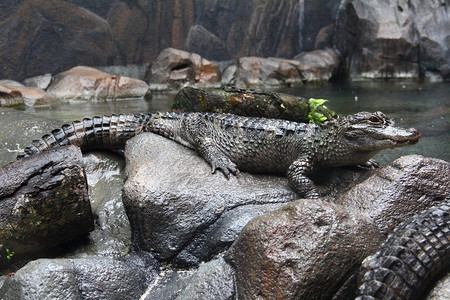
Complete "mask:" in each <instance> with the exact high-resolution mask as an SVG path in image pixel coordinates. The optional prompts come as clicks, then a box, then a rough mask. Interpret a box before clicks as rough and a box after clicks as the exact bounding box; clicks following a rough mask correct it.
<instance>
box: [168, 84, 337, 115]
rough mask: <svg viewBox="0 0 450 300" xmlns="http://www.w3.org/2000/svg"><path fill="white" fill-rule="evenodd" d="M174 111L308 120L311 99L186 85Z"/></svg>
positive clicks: (326, 112) (328, 112)
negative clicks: (309, 100)
mask: <svg viewBox="0 0 450 300" xmlns="http://www.w3.org/2000/svg"><path fill="white" fill-rule="evenodd" d="M172 109H173V110H177V111H178V110H180V111H189V112H190V111H194V112H196V111H199V112H202V111H204V112H215V113H231V114H236V115H240V116H249V117H264V118H275V119H285V120H291V121H296V122H303V123H308V122H309V119H308V114H309V113H310V106H309V104H308V100H307V99H305V98H303V97H296V96H292V95H289V94H284V93H275V92H270V91H264V90H248V89H235V88H229V87H227V88H223V89H208V90H206V89H197V88H193V87H185V88H183V89H182V90H181V91H179V92H178V94H177V95H176V96H175V98H174V99H173V104H172ZM317 111H318V112H320V113H322V114H323V115H324V116H326V117H327V119H328V120H331V119H332V118H333V117H335V115H336V114H335V113H334V112H333V111H331V110H330V109H328V108H327V107H324V106H320V107H319V108H318V109H317Z"/></svg>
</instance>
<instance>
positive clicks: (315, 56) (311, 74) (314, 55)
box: [294, 48, 340, 81]
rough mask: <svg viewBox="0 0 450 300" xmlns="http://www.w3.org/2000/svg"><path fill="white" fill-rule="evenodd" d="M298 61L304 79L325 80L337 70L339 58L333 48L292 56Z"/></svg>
mask: <svg viewBox="0 0 450 300" xmlns="http://www.w3.org/2000/svg"><path fill="white" fill-rule="evenodd" d="M294 59H295V60H298V61H299V62H300V66H298V68H299V69H300V72H301V75H302V77H303V80H305V81H327V80H329V79H331V77H332V76H333V75H334V74H335V73H336V72H337V70H338V68H339V65H340V59H339V56H338V54H337V53H336V51H335V50H333V49H329V48H328V49H323V50H314V51H308V52H302V53H300V54H298V55H296V56H295V57H294Z"/></svg>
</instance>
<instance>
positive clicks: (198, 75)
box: [150, 48, 220, 90]
mask: <svg viewBox="0 0 450 300" xmlns="http://www.w3.org/2000/svg"><path fill="white" fill-rule="evenodd" d="M185 85H192V86H198V87H219V86H220V70H219V67H218V66H217V65H216V64H214V63H212V62H210V61H209V60H206V59H204V58H202V57H201V56H200V55H198V54H195V53H190V52H186V51H182V50H177V49H174V48H167V49H164V50H163V51H162V52H161V53H160V54H159V56H158V57H157V58H156V59H155V61H154V63H153V65H152V67H151V75H150V89H153V90H155V89H156V90H157V89H167V88H169V87H180V86H181V87H182V86H185Z"/></svg>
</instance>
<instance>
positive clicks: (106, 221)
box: [65, 152, 131, 258]
mask: <svg viewBox="0 0 450 300" xmlns="http://www.w3.org/2000/svg"><path fill="white" fill-rule="evenodd" d="M83 162H84V166H85V167H84V169H85V172H86V178H87V183H88V185H89V188H88V191H89V198H90V200H91V201H90V202H91V207H92V214H93V215H94V218H95V228H94V230H93V231H91V232H90V233H89V235H88V236H87V237H86V238H85V239H84V240H83V242H82V243H79V244H78V245H77V247H76V248H75V249H73V250H72V249H70V250H71V251H70V252H69V253H66V254H65V257H70V258H79V257H86V256H87V255H89V256H101V257H109V258H118V257H121V256H123V255H125V254H127V253H128V252H129V250H130V246H131V229H130V222H129V221H128V218H127V215H126V213H125V208H124V207H123V203H122V187H123V182H124V169H125V164H124V159H123V157H122V156H119V155H117V154H114V153H108V152H102V153H100V152H89V153H87V154H85V155H84V157H83Z"/></svg>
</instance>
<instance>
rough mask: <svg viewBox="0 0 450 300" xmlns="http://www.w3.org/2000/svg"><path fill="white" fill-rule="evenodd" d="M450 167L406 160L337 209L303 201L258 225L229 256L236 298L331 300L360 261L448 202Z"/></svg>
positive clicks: (415, 158)
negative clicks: (399, 230)
mask: <svg viewBox="0 0 450 300" xmlns="http://www.w3.org/2000/svg"><path fill="white" fill-rule="evenodd" d="M449 167H450V164H449V163H447V162H445V161H442V160H438V159H433V158H425V157H421V156H418V155H411V156H406V157H401V158H399V159H398V160H396V161H395V162H393V163H392V164H391V165H389V166H387V167H385V168H383V169H381V170H379V171H376V172H375V173H374V174H372V175H371V176H370V177H369V178H368V179H366V180H365V181H363V182H360V183H358V184H356V185H355V186H354V187H353V188H351V189H350V190H349V191H348V192H346V193H344V194H343V195H341V196H340V197H338V199H337V200H336V203H335V204H332V203H326V202H323V201H318V200H305V199H304V200H298V201H295V202H293V203H291V204H289V205H287V206H284V207H283V208H281V209H279V210H277V211H274V212H272V213H269V214H266V215H263V216H260V217H258V218H255V219H253V220H252V221H250V222H249V223H248V224H247V225H246V226H245V227H244V229H243V230H242V232H241V234H240V235H239V237H238V238H237V239H236V241H235V243H234V244H233V246H232V247H231V248H230V249H229V250H228V252H227V253H226V254H225V259H226V261H227V262H229V263H230V264H231V265H232V266H233V268H234V269H235V273H236V286H237V293H238V294H239V297H240V298H242V299H256V298H257V297H261V298H267V299H278V298H279V299H303V298H309V299H329V298H331V296H333V295H334V293H335V292H336V291H337V290H338V289H339V288H340V286H341V285H342V284H343V283H344V282H346V281H347V278H348V277H350V276H351V275H352V274H354V272H355V270H357V268H358V265H359V264H360V263H361V261H362V259H363V258H364V255H361V254H362V253H369V254H372V253H374V252H375V251H377V249H378V246H379V245H380V244H381V242H382V241H383V240H384V239H385V237H386V236H387V235H388V234H389V233H390V232H391V231H392V230H393V228H395V227H396V226H397V225H398V224H399V223H400V222H402V221H403V220H406V219H408V218H410V217H411V216H412V215H414V214H416V213H417V212H420V211H422V210H424V209H426V208H428V207H431V206H433V205H435V204H439V203H440V202H442V201H444V200H445V199H449V197H450V190H449V182H450V181H449V174H450V173H449V170H450V169H449ZM344 274H346V275H344ZM324 287H326V289H324Z"/></svg>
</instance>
